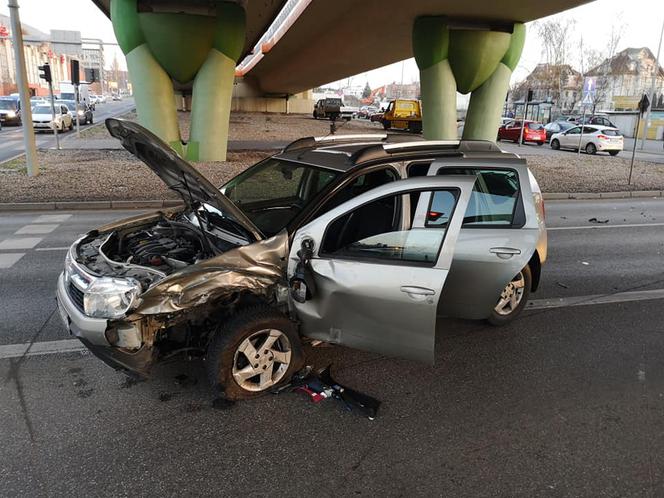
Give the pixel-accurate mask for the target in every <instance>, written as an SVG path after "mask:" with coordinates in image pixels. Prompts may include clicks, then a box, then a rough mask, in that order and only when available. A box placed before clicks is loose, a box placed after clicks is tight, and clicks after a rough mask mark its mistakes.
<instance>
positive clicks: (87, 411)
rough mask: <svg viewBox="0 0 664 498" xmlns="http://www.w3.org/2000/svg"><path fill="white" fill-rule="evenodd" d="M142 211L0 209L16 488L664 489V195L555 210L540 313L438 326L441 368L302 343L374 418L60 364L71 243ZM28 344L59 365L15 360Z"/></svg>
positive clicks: (0, 278)
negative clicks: (230, 401) (369, 400)
mask: <svg viewBox="0 0 664 498" xmlns="http://www.w3.org/2000/svg"><path fill="white" fill-rule="evenodd" d="M129 214H133V213H130V212H120V211H87V212H71V213H61V212H26V213H3V215H2V216H0V297H1V299H0V317H2V320H1V322H0V379H1V380H0V440H2V442H3V444H2V447H1V448H0V482H1V483H2V490H3V492H2V494H3V495H5V496H19V495H21V496H47V495H48V496H90V495H94V496H98V495H106V496H124V495H132V496H146V495H169V496H170V495H182V494H185V493H186V494H187V495H192V496H200V495H207V496H209V495H217V496H221V495H225V496H231V495H239V494H243V495H250V496H277V495H291V496H305V495H317V496H366V495H379V494H380V495H385V496H473V497H474V496H539V495H545V496H571V495H574V496H604V495H607V496H662V494H664V450H662V447H663V446H664V444H663V443H664V428H663V427H664V425H663V422H662V421H663V420H664V418H663V415H664V334H663V333H662V332H663V328H662V327H663V326H662V323H664V306H663V303H664V264H663V263H664V201H662V200H661V199H660V200H656V199H643V200H640V199H639V200H637V199H629V200H616V201H611V202H607V201H601V202H596V201H561V202H549V203H547V221H548V225H549V227H550V231H549V261H548V262H547V264H546V266H545V268H544V272H543V276H542V286H541V288H540V290H539V291H538V292H537V293H536V294H534V295H532V296H531V297H532V301H531V304H530V308H531V309H530V310H529V311H527V312H525V313H524V314H523V315H522V317H521V318H520V319H519V320H518V321H516V322H515V323H514V324H512V325H510V326H507V327H504V328H492V327H488V326H485V325H484V324H482V323H477V322H468V321H460V320H449V319H441V320H439V330H438V332H439V333H438V345H437V355H436V366H434V367H430V366H427V365H422V364H418V363H414V362H410V361H406V360H397V359H390V358H385V357H380V356H378V355H374V354H368V353H362V352H358V351H353V350H349V349H346V348H342V347H327V348H315V349H309V350H308V354H309V358H310V361H311V362H312V363H313V364H315V365H317V366H325V365H327V364H328V363H333V365H334V367H333V368H334V371H335V372H336V375H337V376H338V378H339V380H341V381H342V382H345V383H347V384H348V385H350V386H353V387H356V388H358V389H360V390H362V391H364V392H367V393H369V394H372V395H374V396H376V397H378V398H379V399H381V400H382V402H383V405H382V407H381V410H380V414H379V417H378V418H377V419H376V420H374V421H372V422H370V421H368V420H365V419H362V418H360V417H359V416H357V415H356V414H354V413H348V412H346V411H345V410H343V408H342V407H341V406H340V405H339V404H337V402H335V401H325V402H323V403H321V404H313V403H310V402H309V401H308V400H306V399H305V398H304V397H303V396H301V395H298V394H296V393H292V394H282V395H279V396H274V395H269V396H265V397H263V398H260V399H258V400H255V401H252V402H245V403H240V404H237V405H235V406H233V407H232V408H230V409H227V410H218V409H215V408H213V407H212V404H211V401H212V397H211V395H210V391H209V387H208V385H207V382H206V380H205V377H204V375H203V369H202V366H201V364H200V363H198V362H193V363H185V362H181V361H177V362H174V363H172V364H170V365H167V366H164V367H162V368H159V369H158V371H157V372H156V374H155V377H154V378H153V379H152V380H150V381H148V382H144V383H139V384H132V383H131V382H128V381H127V380H126V378H125V377H124V376H123V375H122V374H119V373H117V372H114V371H113V370H111V369H109V368H108V367H106V366H104V365H103V364H102V363H101V362H100V361H99V360H97V359H95V358H94V357H92V356H91V355H89V354H82V353H79V352H66V351H67V349H66V348H65V347H61V346H60V345H63V344H70V343H69V342H66V343H60V342H56V341H68V340H69V339H70V337H69V336H67V334H66V332H65V331H64V329H63V328H62V327H61V325H60V323H59V318H58V316H57V313H56V312H55V302H54V299H53V290H54V286H55V280H56V277H57V275H58V273H59V272H60V271H61V269H62V261H63V258H64V255H65V250H66V247H67V246H68V245H69V244H70V243H71V241H72V240H73V239H74V238H75V237H76V236H77V234H79V233H81V232H84V231H85V230H87V229H89V228H92V227H94V226H97V225H99V224H101V223H104V222H106V221H110V220H113V219H116V218H119V217H121V216H124V215H129ZM591 218H597V219H599V220H601V221H604V220H608V222H607V223H603V224H597V223H591V222H589V219H591ZM28 239H31V240H28ZM30 341H34V346H33V347H34V348H35V349H36V350H38V351H44V352H45V351H48V349H49V345H50V346H52V349H54V350H56V352H54V353H52V354H43V355H35V356H29V357H21V356H20V353H17V351H18V350H17V346H16V345H17V344H23V343H27V342H30ZM58 350H60V351H59V352H58Z"/></svg>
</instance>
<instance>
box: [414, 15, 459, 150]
mask: <svg viewBox="0 0 664 498" xmlns="http://www.w3.org/2000/svg"><path fill="white" fill-rule="evenodd" d="M449 45H450V31H449V28H448V27H447V20H446V18H445V17H441V16H437V17H420V18H418V19H416V20H415V24H414V25H413V54H414V55H415V61H416V62H417V67H418V68H419V69H420V90H421V96H422V130H423V134H424V137H425V138H426V139H428V140H456V138H457V126H456V90H457V87H456V81H455V79H454V75H453V74H452V68H451V67H450V62H449V59H448V57H449Z"/></svg>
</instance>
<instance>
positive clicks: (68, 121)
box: [32, 104, 74, 132]
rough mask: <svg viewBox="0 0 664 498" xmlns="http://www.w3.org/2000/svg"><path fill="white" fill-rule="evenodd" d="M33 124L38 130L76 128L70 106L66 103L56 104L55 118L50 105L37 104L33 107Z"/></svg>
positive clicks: (61, 130)
mask: <svg viewBox="0 0 664 498" xmlns="http://www.w3.org/2000/svg"><path fill="white" fill-rule="evenodd" d="M32 126H33V128H34V129H35V132H37V131H54V130H55V129H57V130H58V131H59V132H64V131H65V130H71V129H73V128H74V123H73V121H72V117H71V113H70V112H69V108H68V107H67V106H66V105H64V104H56V105H55V119H53V114H52V109H51V106H50V105H36V106H34V107H33V108H32Z"/></svg>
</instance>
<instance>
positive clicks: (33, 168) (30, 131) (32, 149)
mask: <svg viewBox="0 0 664 498" xmlns="http://www.w3.org/2000/svg"><path fill="white" fill-rule="evenodd" d="M7 6H8V7H9V17H10V19H11V25H12V44H13V45H14V59H15V60H16V83H17V84H18V93H19V97H20V101H21V124H22V126H23V144H24V146H25V162H26V165H27V169H28V176H37V175H38V174H39V163H38V162H37V144H36V143H35V131H34V128H33V126H32V109H31V108H30V94H29V90H28V72H27V71H26V69H25V52H24V51H23V32H22V31H21V19H20V17H19V14H18V0H9V3H8V5H7Z"/></svg>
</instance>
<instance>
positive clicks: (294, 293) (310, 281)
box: [288, 238, 316, 303]
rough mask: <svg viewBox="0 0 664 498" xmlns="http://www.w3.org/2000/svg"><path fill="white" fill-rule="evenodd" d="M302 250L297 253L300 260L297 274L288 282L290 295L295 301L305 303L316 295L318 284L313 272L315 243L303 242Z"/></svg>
mask: <svg viewBox="0 0 664 498" xmlns="http://www.w3.org/2000/svg"><path fill="white" fill-rule="evenodd" d="M300 247H301V248H300V250H299V251H298V252H297V255H298V257H299V258H300V260H299V261H298V262H297V266H296V267H295V273H293V276H292V277H291V279H290V280H289V281H288V288H289V291H290V295H291V297H292V298H293V300H294V301H297V302H298V303H304V302H306V301H308V300H309V299H311V298H313V297H314V296H315V295H316V282H315V281H314V278H313V272H312V270H311V258H312V256H313V252H314V242H313V240H311V239H308V238H305V239H303V240H302V245H301V246H300Z"/></svg>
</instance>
